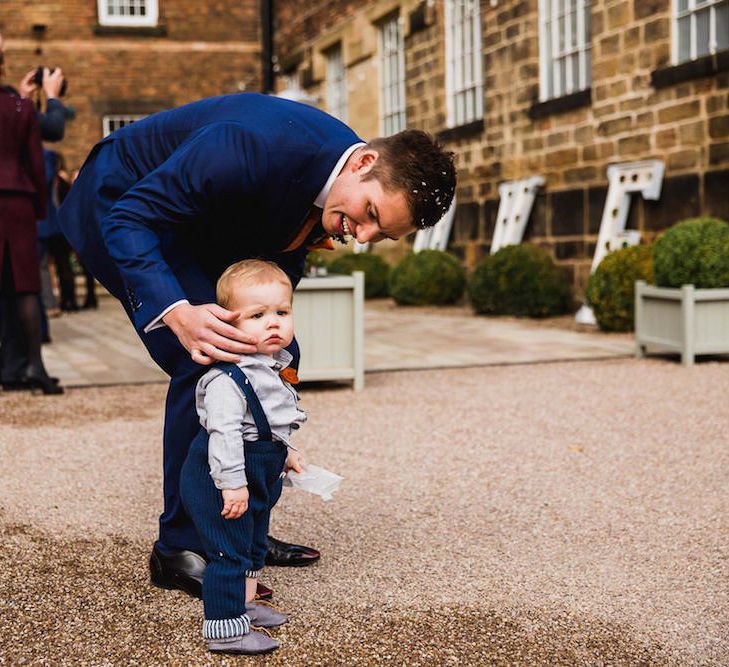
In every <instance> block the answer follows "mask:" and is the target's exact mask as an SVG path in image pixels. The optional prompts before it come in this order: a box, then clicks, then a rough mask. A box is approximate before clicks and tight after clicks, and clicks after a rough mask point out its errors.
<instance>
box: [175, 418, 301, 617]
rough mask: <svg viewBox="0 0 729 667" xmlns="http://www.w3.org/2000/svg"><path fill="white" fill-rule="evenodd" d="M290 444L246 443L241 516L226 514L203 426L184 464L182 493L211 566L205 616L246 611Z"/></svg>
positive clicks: (206, 580) (205, 591) (205, 590)
mask: <svg viewBox="0 0 729 667" xmlns="http://www.w3.org/2000/svg"><path fill="white" fill-rule="evenodd" d="M286 455H287V449H286V445H284V444H283V443H281V442H274V441H263V440H259V441H256V442H246V443H245V470H246V478H247V480H248V493H249V498H248V509H247V510H246V512H245V514H243V516H241V517H239V518H238V519H225V518H224V517H222V516H221V515H220V512H221V511H222V510H223V496H222V493H221V492H220V490H219V489H217V488H216V487H215V484H214V483H213V480H212V478H211V477H210V467H209V465H208V434H207V432H206V431H205V430H204V429H201V430H200V432H199V433H198V435H197V436H196V437H195V439H194V440H193V442H192V445H191V446H190V451H189V453H188V456H187V459H186V460H185V463H184V465H183V466H182V474H181V477H180V493H181V496H182V501H183V503H184V505H185V508H186V510H187V513H188V514H189V515H190V517H191V518H192V520H193V523H194V524H195V528H196V529H197V532H198V535H199V536H200V538H201V540H202V543H203V547H204V548H205V553H206V555H207V557H208V565H207V567H206V568H205V577H204V579H203V603H204V605H205V618H206V619H210V620H218V619H232V618H238V617H240V616H242V615H243V614H245V612H246V609H245V585H246V572H247V571H256V570H260V569H261V568H262V567H263V565H264V560H265V557H266V551H267V549H268V522H269V518H270V515H271V508H272V507H273V506H274V505H275V504H276V502H277V501H278V499H279V497H280V496H281V487H282V479H281V473H282V472H283V470H284V464H285V463H286Z"/></svg>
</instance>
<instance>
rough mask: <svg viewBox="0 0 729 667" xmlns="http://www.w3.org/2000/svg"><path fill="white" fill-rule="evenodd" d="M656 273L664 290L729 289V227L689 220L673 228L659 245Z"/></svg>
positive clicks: (655, 256) (720, 222) (708, 220)
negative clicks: (689, 287)
mask: <svg viewBox="0 0 729 667" xmlns="http://www.w3.org/2000/svg"><path fill="white" fill-rule="evenodd" d="M653 273H654V275H655V277H656V285H659V286H660V287H681V285H693V286H694V287H696V288H707V287H729V224H727V223H726V222H724V221H723V220H719V219H718V218H689V219H688V220H684V221H683V222H679V223H677V224H676V225H674V226H673V227H670V228H669V229H667V230H666V231H665V232H664V233H663V234H661V236H660V237H659V238H658V240H657V241H656V242H655V245H654V248H653Z"/></svg>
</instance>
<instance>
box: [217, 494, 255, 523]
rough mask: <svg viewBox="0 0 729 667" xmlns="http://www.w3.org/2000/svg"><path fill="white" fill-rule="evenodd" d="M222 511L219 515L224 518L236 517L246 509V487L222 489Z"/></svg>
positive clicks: (241, 514)
mask: <svg viewBox="0 0 729 667" xmlns="http://www.w3.org/2000/svg"><path fill="white" fill-rule="evenodd" d="M222 493H223V511H222V512H221V513H220V515H221V516H222V517H224V518H226V519H237V518H238V517H241V516H243V515H244V514H245V513H246V510H247V509H248V487H247V486H241V487H240V489H223V491H222Z"/></svg>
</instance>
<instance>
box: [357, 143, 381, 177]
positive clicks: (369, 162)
mask: <svg viewBox="0 0 729 667" xmlns="http://www.w3.org/2000/svg"><path fill="white" fill-rule="evenodd" d="M379 156H380V154H379V152H378V151H376V150H374V149H373V148H363V149H362V151H361V152H359V153H358V154H357V155H356V156H355V160H354V162H353V163H352V168H353V169H352V170H353V171H354V172H356V173H357V174H359V175H360V176H364V175H365V174H366V173H368V172H369V171H370V169H372V167H373V166H374V164H375V162H377V158H378V157H379Z"/></svg>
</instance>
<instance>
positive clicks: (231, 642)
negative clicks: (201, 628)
mask: <svg viewBox="0 0 729 667" xmlns="http://www.w3.org/2000/svg"><path fill="white" fill-rule="evenodd" d="M207 644H208V651H214V652H215V653H241V654H243V655H260V654H261V653H270V652H271V651H275V650H276V649H277V648H278V647H279V643H278V642H277V641H276V640H275V639H272V638H271V637H269V636H268V635H265V634H263V633H262V632H256V631H255V630H251V631H250V632H249V633H248V634H247V635H241V636H240V637H230V638H229V639H208V640H207Z"/></svg>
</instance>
